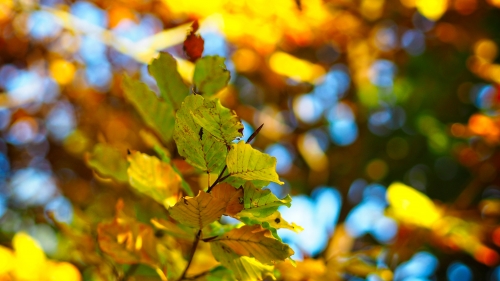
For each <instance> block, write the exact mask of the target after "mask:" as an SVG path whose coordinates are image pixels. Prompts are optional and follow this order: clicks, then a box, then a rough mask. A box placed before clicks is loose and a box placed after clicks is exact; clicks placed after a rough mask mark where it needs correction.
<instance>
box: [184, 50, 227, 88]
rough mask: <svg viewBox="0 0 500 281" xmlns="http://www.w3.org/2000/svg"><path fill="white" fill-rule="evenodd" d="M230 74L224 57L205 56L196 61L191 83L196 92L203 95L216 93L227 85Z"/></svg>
mask: <svg viewBox="0 0 500 281" xmlns="http://www.w3.org/2000/svg"><path fill="white" fill-rule="evenodd" d="M229 78H231V74H230V73H229V71H228V70H227V69H226V65H225V64H224V58H222V57H219V56H206V57H203V58H200V59H198V60H197V61H196V65H195V68H194V75H193V83H194V86H195V87H196V92H197V93H198V94H200V95H203V96H205V97H210V96H213V95H215V94H217V93H218V92H219V91H220V90H222V89H223V88H224V87H226V86H227V83H228V82H229Z"/></svg>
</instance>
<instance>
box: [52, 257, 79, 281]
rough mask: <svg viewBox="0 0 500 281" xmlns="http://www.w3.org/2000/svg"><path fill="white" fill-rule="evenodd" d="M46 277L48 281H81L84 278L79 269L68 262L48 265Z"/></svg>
mask: <svg viewBox="0 0 500 281" xmlns="http://www.w3.org/2000/svg"><path fill="white" fill-rule="evenodd" d="M45 276H46V277H47V279H46V280H47V281H61V280H64V281H80V280H82V277H81V275H80V271H78V269H77V268H76V267H75V266H74V265H72V264H70V263H67V262H52V261H49V262H47V264H46V268H45Z"/></svg>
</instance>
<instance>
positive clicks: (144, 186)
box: [127, 151, 182, 208]
mask: <svg viewBox="0 0 500 281" xmlns="http://www.w3.org/2000/svg"><path fill="white" fill-rule="evenodd" d="M128 161H129V163H130V167H129V168H128V170H127V172H128V176H129V182H130V185H131V186H132V187H133V188H134V189H136V190H137V191H139V192H141V193H144V194H145V195H147V196H149V197H151V198H153V199H154V200H155V201H157V202H159V203H161V204H163V205H164V206H165V207H167V208H168V207H170V206H172V205H174V204H175V203H176V202H177V198H178V194H179V188H180V185H181V181H182V179H181V177H180V176H179V174H177V173H176V172H175V171H174V169H173V168H172V166H170V164H168V163H165V162H161V161H160V159H158V158H156V157H154V156H149V155H146V154H143V153H140V152H135V151H134V152H132V153H131V155H129V156H128Z"/></svg>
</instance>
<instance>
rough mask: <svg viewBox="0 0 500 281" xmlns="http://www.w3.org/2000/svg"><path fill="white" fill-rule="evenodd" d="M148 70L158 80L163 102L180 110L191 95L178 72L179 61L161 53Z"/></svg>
mask: <svg viewBox="0 0 500 281" xmlns="http://www.w3.org/2000/svg"><path fill="white" fill-rule="evenodd" d="M148 69H149V72H150V73H151V75H152V76H153V77H154V78H155V80H156V84H157V85H158V88H159V89H160V95H161V97H162V98H163V100H164V101H165V102H166V103H168V104H169V105H171V106H172V108H173V109H175V110H178V109H179V108H180V107H181V104H182V101H183V100H184V99H185V98H186V97H187V96H188V95H189V87H188V86H187V85H186V84H184V81H183V80H182V77H181V75H180V74H179V72H178V71H177V61H176V60H175V59H174V58H173V57H172V55H170V54H169V53H164V52H161V53H160V56H159V57H158V58H156V59H154V60H153V61H152V62H151V64H150V65H149V67H148Z"/></svg>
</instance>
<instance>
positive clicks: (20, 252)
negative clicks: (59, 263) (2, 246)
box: [12, 232, 46, 281]
mask: <svg viewBox="0 0 500 281" xmlns="http://www.w3.org/2000/svg"><path fill="white" fill-rule="evenodd" d="M12 245H13V247H14V252H15V256H16V259H15V266H14V276H15V277H16V279H18V280H23V281H24V280H38V279H39V278H40V276H41V275H42V273H43V272H44V270H45V260H46V258H45V253H44V252H43V250H42V248H41V247H40V246H39V245H38V243H37V242H36V241H35V240H34V239H33V238H31V237H30V236H29V235H28V234H26V233H24V232H19V233H17V234H16V235H15V236H14V238H13V239H12Z"/></svg>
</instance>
